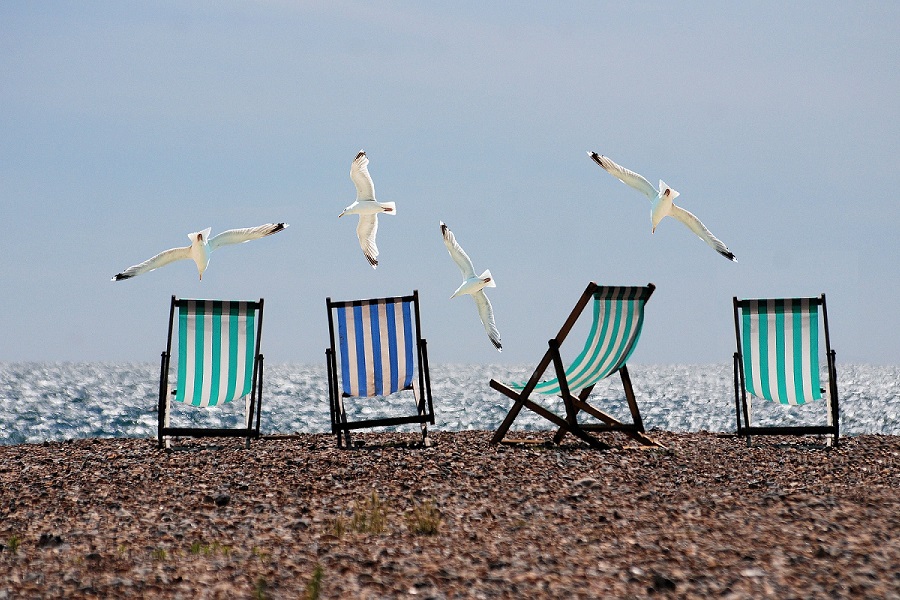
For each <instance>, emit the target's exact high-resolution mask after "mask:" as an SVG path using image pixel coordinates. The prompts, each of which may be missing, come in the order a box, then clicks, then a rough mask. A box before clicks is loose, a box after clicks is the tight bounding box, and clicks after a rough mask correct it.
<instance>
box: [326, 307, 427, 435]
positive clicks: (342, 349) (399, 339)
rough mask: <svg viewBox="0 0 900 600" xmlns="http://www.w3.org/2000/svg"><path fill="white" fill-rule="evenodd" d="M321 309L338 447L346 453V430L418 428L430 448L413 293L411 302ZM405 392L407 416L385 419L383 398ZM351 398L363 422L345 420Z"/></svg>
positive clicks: (424, 360) (423, 348) (423, 346)
mask: <svg viewBox="0 0 900 600" xmlns="http://www.w3.org/2000/svg"><path fill="white" fill-rule="evenodd" d="M325 303H326V305H327V307H328V329H329V332H330V335H331V346H330V347H329V348H327V349H326V350H325V358H326V363H327V366H328V397H329V400H330V403H331V432H332V433H333V434H335V435H336V436H337V442H338V447H342V446H343V445H344V444H346V447H347V448H349V447H350V442H351V440H350V431H351V430H355V429H362V428H367V427H380V426H392V425H403V424H408V423H418V424H419V425H420V427H421V430H422V441H423V443H425V445H430V444H431V441H430V439H429V437H428V424H429V423H430V424H432V425H433V424H434V408H433V405H432V399H431V379H430V375H429V372H428V353H427V350H426V342H425V340H424V339H423V338H422V336H421V328H420V324H419V292H418V290H414V291H413V293H412V295H411V296H395V297H390V298H374V299H370V300H351V301H346V302H335V301H332V300H331V298H327V299H326V301H325ZM335 332H337V336H335ZM338 353H340V357H341V361H340V367H338V363H337V355H338ZM339 380H340V381H339ZM410 390H411V391H412V399H413V402H412V403H411V407H410V410H409V411H408V412H407V414H405V415H400V416H397V415H396V414H395V415H393V416H386V412H387V411H386V407H385V404H386V402H384V401H385V400H386V397H387V396H390V395H392V394H395V393H398V392H402V391H410ZM350 398H354V399H355V400H354V403H355V404H360V403H362V404H364V410H363V414H364V415H365V416H363V417H356V418H351V417H350V416H348V411H347V410H346V406H345V401H347V400H348V399H350ZM379 415H380V416H379Z"/></svg>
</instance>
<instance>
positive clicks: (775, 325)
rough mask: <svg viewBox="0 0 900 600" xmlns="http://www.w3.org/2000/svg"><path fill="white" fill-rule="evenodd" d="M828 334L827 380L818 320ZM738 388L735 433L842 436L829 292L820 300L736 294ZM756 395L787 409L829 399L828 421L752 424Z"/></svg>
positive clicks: (735, 380)
mask: <svg viewBox="0 0 900 600" xmlns="http://www.w3.org/2000/svg"><path fill="white" fill-rule="evenodd" d="M820 315H821V317H822V318H821V328H822V331H824V334H825V335H824V337H825V356H826V373H825V375H826V378H827V380H828V386H827V387H824V388H823V387H822V381H821V372H820V371H821V369H820V358H819V354H820V340H821V334H820V330H819V329H820V319H819V316H820ZM734 328H735V335H736V337H737V352H735V353H734V391H735V412H736V417H737V434H738V435H740V436H747V443H748V444H749V443H750V436H751V435H828V436H831V441H832V442H833V443H834V444H837V440H838V434H839V431H838V417H839V414H838V394H837V372H836V370H835V361H834V359H835V353H834V350H832V349H831V339H830V336H829V333H828V313H827V310H826V307H825V294H822V295H821V296H819V297H818V298H767V299H753V300H739V299H738V298H736V297H735V298H734ZM753 398H758V399H760V400H764V401H769V402H777V403H780V404H782V405H784V406H785V407H786V408H789V407H791V406H797V405H801V404H805V403H807V402H811V401H814V400H822V399H824V400H825V406H826V415H825V420H826V424H820V425H785V426H773V425H770V426H754V425H753V424H752V422H751V416H752V415H751V409H752V408H753V407H752V400H753Z"/></svg>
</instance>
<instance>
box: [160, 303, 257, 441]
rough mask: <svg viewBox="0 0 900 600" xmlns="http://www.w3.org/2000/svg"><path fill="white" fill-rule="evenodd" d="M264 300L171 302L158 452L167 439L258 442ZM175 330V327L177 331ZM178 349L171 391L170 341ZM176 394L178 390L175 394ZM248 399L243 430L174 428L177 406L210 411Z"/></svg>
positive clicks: (161, 378)
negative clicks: (255, 440)
mask: <svg viewBox="0 0 900 600" xmlns="http://www.w3.org/2000/svg"><path fill="white" fill-rule="evenodd" d="M262 316H263V300H262V298H260V300H259V301H258V302H244V301H231V302H229V301H224V300H187V299H179V298H175V296H172V304H171V308H170V309H169V335H168V341H167V342H166V351H165V352H163V353H162V366H161V373H160V381H159V429H158V431H159V434H158V438H159V446H160V448H162V447H164V446H165V445H166V444H167V443H168V440H166V439H165V438H166V437H167V436H190V437H245V438H247V447H248V448H249V447H250V440H251V439H252V438H258V437H259V420H260V410H261V408H262V378H263V355H262V354H261V353H260V351H259V345H260V340H261V339H262ZM176 326H177V327H176ZM173 339H174V340H175V342H176V343H177V350H178V352H177V363H176V365H177V367H176V369H175V371H176V377H177V379H176V383H175V384H172V385H170V382H169V368H170V363H171V357H172V341H173ZM173 388H174V389H173ZM240 398H243V399H244V416H243V420H242V425H241V427H232V428H222V427H218V428H210V427H173V426H171V425H170V413H171V411H172V407H173V405H178V406H184V407H185V410H187V407H195V408H198V409H199V408H206V407H211V406H220V405H225V404H228V403H230V402H232V401H234V400H238V399H240Z"/></svg>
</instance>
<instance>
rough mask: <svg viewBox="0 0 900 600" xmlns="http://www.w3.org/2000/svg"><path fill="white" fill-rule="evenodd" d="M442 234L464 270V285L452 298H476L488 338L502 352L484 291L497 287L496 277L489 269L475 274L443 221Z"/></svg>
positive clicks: (454, 258)
mask: <svg viewBox="0 0 900 600" xmlns="http://www.w3.org/2000/svg"><path fill="white" fill-rule="evenodd" d="M441 235H443V236H444V245H445V246H447V251H448V252H450V258H452V259H453V262H455V263H456V266H457V267H459V270H460V271H462V276H463V282H462V285H460V286H459V287H458V288H456V291H455V292H453V295H452V296H450V299H451V300H452V299H453V298H456V297H457V296H459V295H461V294H469V295H470V296H472V299H473V300H475V306H476V307H478V315H479V316H480V317H481V322H482V323H483V324H484V329H485V331H487V334H488V338H490V340H491V343H492V344H494V347H495V348H497V350H499V351H500V352H502V351H503V349H502V346H501V345H500V331H498V330H497V325H496V324H495V323H494V309H493V308H492V307H491V301H490V300H488V297H487V294H485V293H484V288H486V287H497V284H495V283H494V278H493V277H492V276H491V271H490V270H487V271H485V272H484V273H482V274H481V275H479V276H477V277H476V276H475V267H473V266H472V260H471V259H470V258H469V255H468V254H466V253H465V251H464V250H463V249H462V248H460V246H459V244H458V243H456V237H454V235H453V232H452V231H450V228H449V227H447V226H446V225H444V222H443V221H441Z"/></svg>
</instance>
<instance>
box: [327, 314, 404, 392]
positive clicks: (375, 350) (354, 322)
mask: <svg viewBox="0 0 900 600" xmlns="http://www.w3.org/2000/svg"><path fill="white" fill-rule="evenodd" d="M334 310H335V317H336V319H337V325H338V338H339V345H340V353H341V380H342V389H343V393H344V395H345V396H362V397H367V396H382V395H388V394H393V393H394V392H397V391H399V390H403V389H409V388H410V386H411V385H412V382H413V374H414V373H415V338H414V323H413V307H412V301H411V300H402V299H401V298H381V299H378V300H370V301H364V302H355V303H352V304H347V305H337V306H335V307H334Z"/></svg>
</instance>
